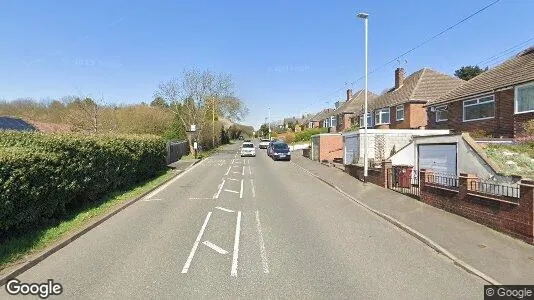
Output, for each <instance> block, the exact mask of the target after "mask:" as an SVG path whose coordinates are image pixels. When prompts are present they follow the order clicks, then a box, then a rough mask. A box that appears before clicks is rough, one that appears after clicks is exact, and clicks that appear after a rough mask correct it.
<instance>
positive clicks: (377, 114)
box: [375, 107, 391, 125]
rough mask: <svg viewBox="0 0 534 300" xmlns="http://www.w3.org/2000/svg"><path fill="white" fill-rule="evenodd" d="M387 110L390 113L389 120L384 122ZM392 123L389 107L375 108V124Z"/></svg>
mask: <svg viewBox="0 0 534 300" xmlns="http://www.w3.org/2000/svg"><path fill="white" fill-rule="evenodd" d="M386 110H387V114H388V115H389V120H388V122H382V115H384V114H385V111H386ZM390 123H391V110H390V109H389V107H384V108H380V109H377V110H375V125H387V124H390Z"/></svg>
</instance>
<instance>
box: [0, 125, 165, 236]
mask: <svg viewBox="0 0 534 300" xmlns="http://www.w3.org/2000/svg"><path fill="white" fill-rule="evenodd" d="M165 154H166V149H165V141H164V140H163V139H161V138H158V137H153V136H105V135H103V136H92V135H87V136H82V135H72V134H68V135H64V134H63V135H47V134H39V133H20V132H8V131H4V132H0V237H2V236H5V235H6V234H7V232H8V231H11V230H22V229H24V228H27V227H28V226H33V225H40V224H43V223H46V222H49V221H52V220H55V219H57V218H58V217H61V216H63V215H64V214H66V213H68V212H70V211H72V210H73V209H75V208H76V207H78V206H80V205H81V204H82V203H88V202H94V201H96V200H99V199H101V198H102V197H103V196H104V195H106V194H109V193H111V192H113V191H117V190H119V189H124V188H127V187H129V186H131V185H133V184H135V183H138V182H140V181H143V180H146V179H149V178H151V177H154V176H156V175H157V174H158V173H160V172H161V171H162V170H163V169H164V168H165Z"/></svg>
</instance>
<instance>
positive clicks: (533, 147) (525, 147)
mask: <svg viewBox="0 0 534 300" xmlns="http://www.w3.org/2000/svg"><path fill="white" fill-rule="evenodd" d="M484 150H485V151H486V154H487V155H488V156H489V157H490V158H491V159H492V160H493V161H495V163H497V164H498V165H499V167H501V169H502V170H503V172H504V173H505V174H506V175H519V176H522V177H525V178H532V179H534V142H527V143H522V144H517V145H499V144H490V145H488V146H487V147H486V148H485V149H484ZM507 154H508V155H507ZM510 162H513V163H515V164H511V163H510Z"/></svg>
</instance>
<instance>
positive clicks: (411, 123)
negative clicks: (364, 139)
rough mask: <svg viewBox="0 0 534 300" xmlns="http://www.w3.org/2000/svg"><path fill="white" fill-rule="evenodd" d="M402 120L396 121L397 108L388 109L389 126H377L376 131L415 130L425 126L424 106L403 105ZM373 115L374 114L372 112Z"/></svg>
mask: <svg viewBox="0 0 534 300" xmlns="http://www.w3.org/2000/svg"><path fill="white" fill-rule="evenodd" d="M402 105H403V106H404V120H402V121H400V122H399V121H397V106H392V107H390V108H389V116H390V118H389V119H390V124H389V125H378V126H375V127H374V128H376V129H389V128H391V129H417V128H419V127H425V126H427V115H426V108H425V107H423V105H424V104H421V103H404V104H402ZM373 113H374V112H373Z"/></svg>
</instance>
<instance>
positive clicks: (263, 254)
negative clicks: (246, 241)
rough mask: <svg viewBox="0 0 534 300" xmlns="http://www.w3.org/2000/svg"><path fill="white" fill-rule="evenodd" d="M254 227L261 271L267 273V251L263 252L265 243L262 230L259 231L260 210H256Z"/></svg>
mask: <svg viewBox="0 0 534 300" xmlns="http://www.w3.org/2000/svg"><path fill="white" fill-rule="evenodd" d="M256 227H257V228H258V237H259V243H260V255H261V264H262V265H263V273H265V274H268V273H269V261H268V260H267V253H266V252H265V243H264V242H263V232H262V231H261V222H260V212H259V211H256Z"/></svg>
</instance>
